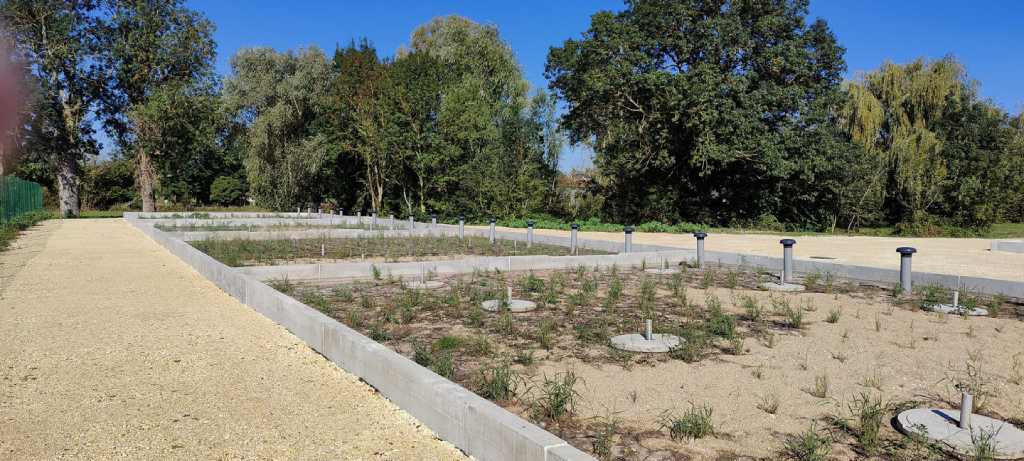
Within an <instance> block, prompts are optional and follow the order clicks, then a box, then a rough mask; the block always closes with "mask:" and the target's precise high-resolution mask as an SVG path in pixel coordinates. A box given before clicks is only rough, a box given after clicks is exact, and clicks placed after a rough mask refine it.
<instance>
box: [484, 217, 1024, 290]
mask: <svg viewBox="0 0 1024 461" xmlns="http://www.w3.org/2000/svg"><path fill="white" fill-rule="evenodd" d="M501 230H508V231H518V232H524V230H523V229H511V228H501ZM535 232H536V233H537V234H538V235H560V236H566V235H568V232H566V231H557V230H549V229H537V230H536V231H535ZM580 238H581V239H591V240H607V241H613V242H621V241H622V239H623V237H622V234H621V233H613V232H580ZM782 238H793V239H796V242H797V243H796V246H794V247H793V256H794V257H796V258H802V259H810V258H811V257H828V258H835V259H832V260H828V261H829V262H836V263H841V264H855V265H862V266H874V267H885V268H891V269H898V268H899V266H900V258H899V254H897V253H896V248H898V247H901V246H911V247H914V248H917V250H918V253H917V254H916V255H914V270H918V271H924V272H936V273H942V274H959V275H965V276H975V277H988V278H995V279H1003V280H1018V281H1024V253H1010V252H1001V251H996V252H993V251H989V246H990V245H991V242H992V240H990V239H975V238H962V239H954V238H901V237H848V236H797V237H781V236H778V235H768V234H712V235H709V236H708V238H707V240H706V241H705V246H704V247H705V249H706V250H707V251H726V252H736V253H745V254H756V255H764V256H776V257H781V256H782V245H779V239H782ZM633 243H636V244H649V245H664V246H671V247H679V248H696V247H697V241H696V240H695V239H694V238H693V236H691V235H689V234H662V233H643V232H640V233H636V234H633Z"/></svg>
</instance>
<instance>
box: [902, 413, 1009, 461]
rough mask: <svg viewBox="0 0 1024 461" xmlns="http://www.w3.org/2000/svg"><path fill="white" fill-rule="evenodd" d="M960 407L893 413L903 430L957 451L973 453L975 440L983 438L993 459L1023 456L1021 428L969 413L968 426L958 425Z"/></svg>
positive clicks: (971, 454) (969, 454)
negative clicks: (989, 448) (969, 426)
mask: <svg viewBox="0 0 1024 461" xmlns="http://www.w3.org/2000/svg"><path fill="white" fill-rule="evenodd" d="M959 421H960V410H949V409H944V408H915V409H912V410H906V411H904V412H902V413H900V414H899V415H898V416H896V423H897V428H898V429H899V430H900V432H903V433H904V434H908V435H912V434H917V435H923V436H925V437H927V438H928V439H930V440H932V441H935V442H938V443H940V444H942V445H944V446H946V447H948V448H949V449H951V450H953V451H955V452H956V453H959V454H961V455H967V456H973V455H974V454H975V447H976V444H977V443H979V442H980V441H981V440H984V439H985V438H989V437H990V439H989V441H988V443H990V444H992V446H993V447H994V448H995V451H996V453H997V454H996V456H995V457H994V458H995V459H1018V458H1024V431H1021V430H1020V429H1017V428H1016V427H1014V426H1013V425H1012V424H1010V423H1008V422H1005V421H1000V420H998V419H993V418H989V417H986V416H982V415H978V414H972V415H971V429H970V430H968V429H961V428H960V427H959V426H958V423H959Z"/></svg>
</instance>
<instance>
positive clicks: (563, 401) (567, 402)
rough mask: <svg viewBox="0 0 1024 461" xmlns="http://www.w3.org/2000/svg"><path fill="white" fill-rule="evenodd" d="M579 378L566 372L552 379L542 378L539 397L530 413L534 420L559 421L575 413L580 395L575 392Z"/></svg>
mask: <svg viewBox="0 0 1024 461" xmlns="http://www.w3.org/2000/svg"><path fill="white" fill-rule="evenodd" d="M577 382H579V378H578V377H577V376H576V374H575V373H573V372H571V371H567V372H565V373H559V374H557V375H555V376H554V377H553V378H548V377H547V376H545V377H544V384H543V385H541V388H540V396H539V397H538V398H537V400H536V401H535V402H533V408H532V413H533V417H534V418H535V419H539V420H547V421H559V420H561V419H562V418H565V417H566V416H571V415H572V414H573V413H575V412H576V403H577V402H578V401H579V399H580V394H579V392H578V391H576V383H577Z"/></svg>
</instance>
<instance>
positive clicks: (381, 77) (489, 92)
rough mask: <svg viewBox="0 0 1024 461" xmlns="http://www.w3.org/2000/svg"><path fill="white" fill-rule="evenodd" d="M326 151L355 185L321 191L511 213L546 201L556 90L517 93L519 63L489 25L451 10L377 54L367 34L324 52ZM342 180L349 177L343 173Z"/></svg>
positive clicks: (555, 148) (428, 207)
mask: <svg viewBox="0 0 1024 461" xmlns="http://www.w3.org/2000/svg"><path fill="white" fill-rule="evenodd" d="M334 68H335V70H336V73H335V74H334V75H333V82H332V88H331V114H330V115H329V116H328V117H327V122H328V123H329V124H330V125H331V126H332V127H333V128H334V129H333V131H334V133H335V135H334V136H333V139H332V145H333V146H335V147H336V149H337V151H338V152H337V154H332V155H336V157H332V158H331V159H330V160H329V162H328V165H327V168H333V169H335V170H341V169H344V168H347V167H346V165H352V164H356V165H359V170H358V171H351V173H352V175H353V176H357V177H359V178H361V179H362V181H364V183H365V190H364V191H360V192H359V193H356V194H352V193H345V192H344V191H340V190H331V191H329V193H330V194H333V195H335V196H334V197H332V199H334V200H337V201H339V203H340V202H343V201H347V200H355V201H356V202H357V203H358V205H357V206H365V205H369V206H370V207H371V208H374V209H378V210H389V211H394V212H397V213H400V214H412V215H419V216H423V215H425V214H427V213H428V212H429V211H436V212H438V213H440V214H441V215H443V216H444V215H447V216H455V215H457V214H466V215H468V216H471V217H483V216H492V215H498V216H511V215H522V214H525V213H526V212H528V211H536V210H540V209H542V208H543V207H545V206H546V205H547V203H548V200H549V197H550V196H551V191H552V188H553V179H554V175H555V172H556V167H557V159H558V154H559V151H560V148H561V136H560V134H559V133H558V131H557V130H556V129H555V128H556V120H555V115H554V114H555V109H554V108H555V101H554V100H553V99H552V98H550V97H548V95H547V94H546V93H537V94H535V95H534V96H532V97H529V96H528V95H527V92H526V89H527V87H528V85H527V83H526V80H525V79H524V78H523V75H522V71H521V70H520V68H519V65H518V63H517V62H516V60H515V57H514V55H513V54H512V51H511V49H510V48H509V47H508V45H507V44H506V43H505V42H504V41H503V40H501V38H500V37H499V36H498V31H497V29H496V28H494V27H492V26H485V25H480V24H476V23H474V22H472V21H469V20H468V19H465V18H462V17H458V16H448V17H440V18H435V19H434V20H432V21H430V22H429V23H427V24H424V25H422V26H420V27H419V28H417V29H416V30H415V31H414V32H413V34H412V39H411V43H410V46H409V48H408V49H402V50H401V51H400V52H399V53H398V54H397V56H396V58H395V59H394V60H393V61H382V60H380V59H379V58H378V57H377V54H376V50H375V49H373V48H372V47H371V46H370V45H369V44H368V43H367V42H366V41H363V42H362V43H360V44H359V45H356V44H355V43H352V44H350V45H349V46H348V47H347V48H344V49H339V50H338V51H337V52H336V53H335V65H334ZM347 187H349V188H352V187H358V183H355V182H353V183H349V184H347Z"/></svg>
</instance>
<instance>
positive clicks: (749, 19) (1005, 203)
mask: <svg viewBox="0 0 1024 461" xmlns="http://www.w3.org/2000/svg"><path fill="white" fill-rule="evenodd" d="M0 14H2V17H3V20H4V22H5V24H6V32H7V33H8V34H10V35H11V37H10V38H11V39H12V40H13V42H14V43H15V47H14V50H15V53H13V56H12V59H15V60H17V62H20V63H22V64H23V68H24V69H25V74H26V81H27V82H28V83H29V84H28V87H29V88H30V89H31V92H30V95H31V97H30V98H29V102H30V104H28V105H27V106H26V110H25V113H24V114H23V120H24V121H25V123H24V124H23V126H22V127H21V129H20V130H18V131H17V132H16V133H13V135H14V136H15V138H16V140H17V144H18V145H19V146H20V147H21V148H22V150H23V151H24V153H25V156H24V157H25V158H24V160H23V161H22V162H21V165H20V167H19V170H18V171H17V174H19V175H20V176H24V177H27V178H30V179H34V180H38V181H40V182H42V183H44V184H46V185H47V186H48V187H50V188H51V189H52V190H54V191H56V192H57V193H56V196H57V199H58V200H57V201H58V204H59V206H60V209H61V212H62V213H63V214H65V215H75V214H77V213H78V210H79V206H80V205H81V204H84V205H85V206H89V207H109V206H116V205H121V206H123V205H124V204H125V203H130V204H131V206H139V207H141V208H142V209H144V210H153V209H155V208H156V207H157V205H158V204H163V203H176V204H185V205H190V206H195V205H200V204H210V203H216V204H223V205H237V204H242V203H246V201H248V202H249V203H252V204H254V205H256V206H260V207H265V208H272V209H281V210H287V209H293V208H294V207H295V206H314V207H319V206H328V207H330V206H333V207H337V208H343V209H346V210H352V209H365V210H369V209H373V210H378V211H379V212H381V213H394V214H396V215H402V216H404V215H420V216H422V215H425V214H428V213H438V214H441V215H442V216H448V217H451V216H454V215H458V214H464V215H466V216H468V217H470V218H483V217H491V216H496V217H503V218H511V217H521V216H526V215H532V216H537V215H542V214H546V215H551V216H553V217H557V218H564V219H588V218H590V219H594V218H596V219H603V220H608V221H616V222H623V223H641V222H652V221H656V222H668V223H676V222H698V223H704V224H711V225H742V226H747V225H753V226H761V227H765V226H768V227H774V226H786V227H790V228H798V229H813V230H828V229H835V228H847V229H855V228H858V227H863V226H889V225H896V226H898V227H899V229H900V230H902V231H904V232H910V233H928V232H931V231H932V230H933V229H934V228H937V227H943V226H955V227H961V228H983V227H985V226H987V225H989V224H991V223H995V222H1000V221H1020V220H1024V117H1022V116H1021V115H1020V114H1017V115H1012V114H1009V113H1007V112H1006V111H1004V110H1002V109H1000V108H999V107H998V106H996V105H995V104H993V103H992V102H991V101H988V100H985V99H983V98H981V97H980V96H979V95H978V89H977V83H976V82H974V81H972V80H970V79H969V77H968V76H967V72H966V70H965V69H964V68H963V66H962V65H961V64H959V63H958V62H957V61H956V60H955V59H954V58H952V57H946V58H942V59H939V60H932V61H929V60H923V59H922V60H917V61H914V62H911V63H906V64H893V63H883V64H882V66H881V67H880V68H879V69H877V70H875V71H872V72H868V73H865V74H863V75H858V76H856V77H855V78H853V79H849V80H844V78H843V75H844V74H845V73H846V70H847V69H846V64H845V61H844V58H843V55H844V53H845V49H844V48H843V47H842V46H841V45H840V44H839V43H838V42H837V40H836V37H835V36H834V34H833V33H832V32H831V30H830V29H829V27H828V25H827V24H826V23H825V21H823V20H820V19H819V20H815V21H813V22H809V20H808V17H807V15H808V3H807V1H806V0H773V1H768V2H748V1H739V2H725V3H723V2H703V1H697V0H686V1H673V0H633V1H627V2H626V3H625V5H624V8H623V9H622V10H621V11H618V12H609V11H601V12H597V13H595V14H594V15H593V16H592V17H591V24H590V27H589V28H588V30H586V31H584V32H583V34H582V35H581V36H579V38H575V39H568V40H566V41H565V42H564V43H563V44H561V45H560V46H556V47H552V48H551V49H550V51H549V55H548V61H547V66H546V71H545V76H546V77H547V79H548V82H549V87H548V88H546V89H544V88H531V87H530V85H529V83H528V82H527V81H526V79H525V78H524V76H523V72H522V69H521V67H520V65H519V63H518V62H517V60H516V58H515V54H514V53H513V51H512V49H511V48H510V47H509V45H508V44H507V43H506V42H505V41H504V40H502V38H501V36H500V34H499V31H498V29H497V27H495V26H492V25H483V24H478V23H474V22H472V21H470V20H468V19H466V18H462V17H458V16H449V17H440V18H436V19H434V20H432V21H430V22H428V23H426V24H423V25H421V26H419V27H417V28H416V29H415V30H413V31H412V32H411V34H410V39H409V42H408V44H406V45H405V46H403V47H402V48H401V49H399V50H397V51H396V52H395V53H394V54H393V55H391V56H388V55H382V54H380V53H378V51H377V50H376V49H375V48H374V47H373V45H372V44H371V43H370V42H369V40H367V39H361V40H353V41H351V42H350V43H349V44H348V45H347V46H344V47H338V48H337V49H335V50H334V52H333V54H328V53H326V52H324V51H323V50H320V49H319V48H316V47H308V48H303V49H298V50H288V51H277V50H273V49H267V48H250V49H243V50H240V51H238V52H237V53H236V54H235V55H234V56H232V57H231V59H230V65H231V72H230V74H229V75H227V76H225V77H220V76H217V75H216V73H215V72H214V70H213V62H214V58H215V43H214V41H213V38H212V36H213V30H214V25H213V24H212V23H211V22H210V21H209V20H207V19H206V18H205V17H203V16H202V15H201V14H200V13H198V12H195V11H192V10H189V9H188V8H187V7H186V6H185V4H184V2H183V1H180V0H162V1H156V2H154V1H143V0H81V1H57V0H31V1H30V0H2V1H0ZM97 130H102V131H103V132H104V133H105V134H106V138H107V139H109V140H110V141H109V142H110V143H112V144H113V146H112V149H108V150H112V151H113V154H112V158H111V159H109V160H104V161H96V160H95V159H96V154H97V153H98V151H99V146H98V140H97V139H98V136H97V135H98V133H97ZM566 143H573V144H577V145H583V146H587V147H589V148H590V149H592V150H593V152H594V166H593V168H590V169H588V170H587V171H584V172H573V173H572V174H566V173H563V172H560V171H559V156H560V154H561V153H562V150H563V147H564V145H565V144H566ZM80 189H81V190H82V193H81V194H80V193H79V190H80Z"/></svg>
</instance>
